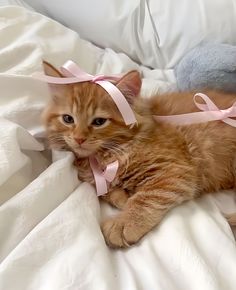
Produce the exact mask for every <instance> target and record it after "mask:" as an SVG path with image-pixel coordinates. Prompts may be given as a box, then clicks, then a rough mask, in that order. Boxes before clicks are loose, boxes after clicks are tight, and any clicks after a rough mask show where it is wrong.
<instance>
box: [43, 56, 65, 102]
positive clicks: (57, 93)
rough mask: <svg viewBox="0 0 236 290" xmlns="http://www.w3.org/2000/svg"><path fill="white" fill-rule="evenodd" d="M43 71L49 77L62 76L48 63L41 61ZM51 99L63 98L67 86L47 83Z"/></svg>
mask: <svg viewBox="0 0 236 290" xmlns="http://www.w3.org/2000/svg"><path fill="white" fill-rule="evenodd" d="M43 69H44V73H45V74H46V75H47V76H50V77H57V78H62V77H63V75H62V74H61V73H60V72H59V71H58V70H57V69H56V68H55V67H54V66H53V65H52V64H50V63H48V62H46V61H43ZM48 86H49V89H50V92H51V95H52V97H53V100H55V101H56V100H58V99H61V98H64V97H65V95H66V90H67V86H66V85H62V84H50V83H49V84H48Z"/></svg>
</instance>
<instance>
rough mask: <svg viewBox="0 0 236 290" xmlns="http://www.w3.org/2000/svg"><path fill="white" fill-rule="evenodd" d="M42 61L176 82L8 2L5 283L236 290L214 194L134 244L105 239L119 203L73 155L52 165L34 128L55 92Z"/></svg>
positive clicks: (228, 239)
mask: <svg viewBox="0 0 236 290" xmlns="http://www.w3.org/2000/svg"><path fill="white" fill-rule="evenodd" d="M41 58H44V59H46V60H48V61H49V62H52V63H53V64H55V65H58V66H59V65H61V64H63V62H65V61H66V60H68V59H72V60H74V61H76V62H78V63H79V64H80V66H81V67H82V68H84V69H85V70H86V71H88V72H90V73H98V72H99V73H103V72H104V73H119V72H124V71H127V70H129V69H133V68H137V69H139V70H140V71H142V72H143V74H144V77H145V79H144V86H143V92H144V93H145V94H147V95H148V94H151V93H152V92H154V91H161V90H166V89H172V88H173V86H174V77H173V72H172V71H171V70H153V71H150V70H148V69H147V68H145V67H138V66H137V64H135V63H134V62H132V61H131V60H130V59H129V58H128V57H127V56H125V55H123V54H115V53H114V52H113V51H112V50H110V49H106V50H101V49H98V48H96V47H94V46H93V45H91V44H90V43H88V42H85V41H83V40H81V39H80V38H79V37H78V35H77V34H76V33H74V32H73V31H70V30H69V29H66V28H65V27H63V26H61V25H60V24H58V23H56V22H53V21H52V20H49V19H47V18H45V17H43V16H41V15H39V14H36V13H32V12H29V11H27V10H25V9H23V8H18V7H3V8H0V204H1V206H0V262H1V264H0V289H1V290H62V289H63V290H64V289H69V290H78V289H80V290H87V289H89V290H90V289H92V290H93V289H96V290H97V289H98V290H103V289H107V290H111V289H112V290H123V289H124V290H137V289H138V290H159V289H160V290H189V289H191V290H195V289H196V290H199V289H201V290H205V289H206V290H235V289H236V246H235V241H234V238H233V234H232V231H231V229H230V227H229V226H228V224H227V222H226V221H225V219H224V218H223V217H222V215H221V214H220V212H219V210H218V208H217V207H216V205H215V203H214V201H213V199H212V198H211V197H210V196H206V197H204V198H202V199H199V200H197V201H191V202H188V203H186V204H184V205H183V206H180V207H178V208H176V209H174V210H173V211H172V212H171V213H170V214H168V215H167V217H166V218H165V220H164V221H163V222H162V223H161V225H160V226H159V227H158V228H156V229H155V230H154V231H152V232H151V233H149V234H148V235H147V236H146V237H145V238H144V239H143V241H142V242H141V243H139V244H138V245H136V246H135V247H132V248H130V249H128V250H110V249H109V248H108V247H107V246H106V245H105V242H104V240H103V236H102V234H101V231H100V228H99V221H100V218H101V216H107V214H109V213H110V212H111V208H110V207H109V206H108V205H102V210H101V208H100V204H99V202H98V199H97V197H96V195H95V192H94V189H93V188H92V187H91V186H90V185H88V184H85V183H80V182H79V181H78V180H77V177H76V170H75V169H74V167H73V166H72V162H73V156H72V155H71V154H70V153H60V154H58V153H57V154H53V156H52V160H53V162H51V156H50V152H47V151H45V150H44V147H43V146H44V145H43V144H42V143H40V140H38V141H37V140H36V139H35V138H34V137H33V136H32V135H31V134H34V133H36V132H37V130H38V129H39V128H40V121H39V116H40V112H41V110H42V108H43V107H44V106H45V104H46V102H47V100H48V98H49V95H48V90H47V86H46V84H43V83H41V82H40V81H37V80H34V79H32V78H31V77H30V75H31V73H33V72H35V71H37V70H40V69H41ZM28 131H29V132H30V133H31V134H30V133H29V132H28ZM229 198H230V195H229Z"/></svg>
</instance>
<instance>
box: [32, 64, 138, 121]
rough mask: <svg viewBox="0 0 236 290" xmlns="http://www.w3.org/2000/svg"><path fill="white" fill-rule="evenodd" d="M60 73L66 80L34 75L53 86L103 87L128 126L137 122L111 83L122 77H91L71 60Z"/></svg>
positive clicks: (123, 98)
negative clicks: (90, 83)
mask: <svg viewBox="0 0 236 290" xmlns="http://www.w3.org/2000/svg"><path fill="white" fill-rule="evenodd" d="M60 71H61V72H62V74H63V75H64V76H66V78H59V77H51V76H47V75H43V74H38V73H37V74H34V77H35V78H37V79H40V80H42V81H45V82H47V83H52V84H72V83H81V82H87V81H90V82H92V83H95V84H98V85H99V86H101V87H102V88H103V89H104V90H105V91H106V92H108V94H109V95H110V96H111V97H112V99H113V101H114V102H115V104H116V106H117V108H118V110H119V111H120V113H121V115H122V117H123V119H124V122H125V124H126V125H131V124H134V123H136V122H137V120H136V118H135V115H134V112H133V110H132V109H131V107H130V105H129V103H128V101H127V100H126V98H125V97H124V95H123V94H122V93H121V91H120V90H119V89H118V88H117V87H116V86H115V85H113V84H112V83H111V82H110V81H112V80H113V81H118V80H119V79H120V76H106V75H97V76H93V75H90V74H88V73H86V72H84V71H83V70H81V69H80V68H79V66H78V65H77V64H76V63H75V62H73V61H71V60H69V61H67V62H66V63H65V64H64V65H63V66H62V67H61V68H60Z"/></svg>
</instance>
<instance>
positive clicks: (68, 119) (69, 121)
mask: <svg viewBox="0 0 236 290" xmlns="http://www.w3.org/2000/svg"><path fill="white" fill-rule="evenodd" d="M62 119H63V121H64V122H65V123H66V124H74V118H73V117H72V116H70V115H63V116H62Z"/></svg>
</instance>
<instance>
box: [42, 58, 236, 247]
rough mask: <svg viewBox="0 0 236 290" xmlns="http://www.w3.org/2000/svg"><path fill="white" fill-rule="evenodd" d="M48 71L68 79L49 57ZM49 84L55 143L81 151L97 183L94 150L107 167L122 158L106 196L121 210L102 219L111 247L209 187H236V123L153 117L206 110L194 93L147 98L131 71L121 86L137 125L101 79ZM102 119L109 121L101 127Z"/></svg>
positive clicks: (221, 96)
mask: <svg viewBox="0 0 236 290" xmlns="http://www.w3.org/2000/svg"><path fill="white" fill-rule="evenodd" d="M44 70H45V73H46V74H47V75H50V76H56V77H62V75H61V74H60V72H59V71H57V69H55V68H54V67H53V66H52V65H50V64H48V63H46V62H44ZM49 86H50V89H51V94H52V98H51V102H50V104H49V105H48V106H47V108H46V109H45V111H44V114H43V120H44V124H45V127H46V130H47V136H48V139H49V141H50V144H51V147H53V148H57V149H60V150H70V151H72V152H74V154H75V156H76V162H75V164H76V166H77V168H78V176H79V178H80V179H81V180H83V181H87V182H90V183H94V179H93V175H92V172H91V169H90V166H89V163H88V156H89V155H91V154H96V157H97V159H98V160H99V162H100V164H101V166H104V167H105V166H106V165H107V164H108V163H110V162H112V161H115V160H118V161H119V169H118V173H117V175H116V177H115V179H114V181H113V182H112V183H111V184H110V188H109V193H108V194H107V195H105V196H103V197H102V198H103V199H104V200H106V201H107V202H109V203H110V204H112V205H113V206H115V207H117V208H119V209H120V210H121V211H120V213H119V214H118V215H117V216H115V217H112V218H108V219H107V220H106V221H105V222H103V224H102V225H101V228H102V232H103V234H104V237H105V240H106V242H107V244H108V245H109V246H111V247H127V246H129V245H131V244H134V243H136V242H137V241H139V240H140V239H141V238H142V237H143V236H144V235H145V234H146V233H148V232H149V231H150V230H151V229H152V228H153V227H155V226H156V225H158V224H159V223H160V222H161V220H162V219H163V217H164V216H165V214H166V213H167V212H168V211H169V210H170V209H172V208H173V207H175V206H177V205H179V204H181V203H183V202H185V201H188V200H191V199H193V198H196V197H199V196H200V195H202V194H204V193H209V192H216V191H218V190H220V189H231V188H234V187H235V180H236V179H235V175H236V170H235V168H236V163H235V152H236V129H235V128H233V127H231V126H229V125H227V124H225V123H223V122H221V121H215V122H208V123H202V124H195V125H188V126H174V125H170V124H166V123H160V122H157V121H156V120H154V118H153V115H172V114H181V113H189V112H195V111H198V109H197V108H196V106H195V105H194V103H193V94H194V93H193V92H187V93H171V94H165V95H161V96H154V97H152V98H151V99H146V100H144V99H142V98H140V97H139V93H140V88H141V79H140V75H139V73H138V72H137V71H131V72H129V73H127V74H126V75H124V76H123V78H122V79H121V80H120V81H119V82H118V83H116V86H117V87H118V88H119V89H120V90H121V92H122V93H123V94H124V96H125V97H126V98H127V100H128V101H129V103H130V105H131V106H132V109H133V110H134V112H135V115H136V118H137V125H135V126H133V127H132V128H130V127H129V126H126V125H125V124H124V121H123V119H122V117H121V115H120V113H119V111H118V109H117V107H116V105H115V104H114V102H113V101H112V99H111V97H110V96H109V95H108V94H107V93H106V92H105V91H104V89H102V88H101V87H100V86H99V85H97V84H94V83H91V82H84V83H79V84H70V85H54V84H50V85H49ZM206 94H207V95H208V96H209V97H210V98H211V100H212V101H213V102H214V103H215V104H216V105H217V106H218V107H219V108H221V109H225V108H228V107H229V106H231V105H232V104H233V103H234V102H235V101H236V95H233V94H226V93H222V92H216V91H209V92H206ZM63 115H70V116H72V117H73V119H74V123H72V124H67V123H65V121H63V117H62V116H63ZM96 118H103V119H105V120H107V121H106V122H105V124H103V125H102V126H94V125H93V120H94V119H96Z"/></svg>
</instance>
